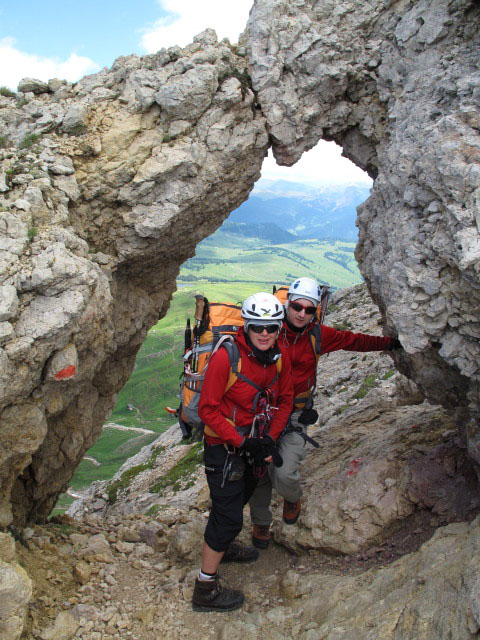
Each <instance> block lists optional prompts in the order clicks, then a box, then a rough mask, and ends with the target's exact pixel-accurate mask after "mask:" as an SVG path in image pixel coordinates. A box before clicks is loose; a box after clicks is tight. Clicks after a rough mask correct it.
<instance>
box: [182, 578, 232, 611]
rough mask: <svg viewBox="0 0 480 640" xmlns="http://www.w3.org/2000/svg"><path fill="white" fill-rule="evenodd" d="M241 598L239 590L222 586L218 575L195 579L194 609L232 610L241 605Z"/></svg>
mask: <svg viewBox="0 0 480 640" xmlns="http://www.w3.org/2000/svg"><path fill="white" fill-rule="evenodd" d="M243 600H244V595H243V593H242V592H241V591H238V590H237V589H227V587H222V585H221V584H220V580H219V578H218V576H217V577H216V578H215V579H214V580H199V579H198V578H197V579H196V580H195V589H194V590H193V596H192V609H193V610H194V611H233V610H234V609H238V608H239V607H241V606H242V604H243Z"/></svg>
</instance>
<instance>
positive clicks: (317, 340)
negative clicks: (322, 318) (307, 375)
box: [293, 322, 322, 410]
mask: <svg viewBox="0 0 480 640" xmlns="http://www.w3.org/2000/svg"><path fill="white" fill-rule="evenodd" d="M309 337H310V346H311V347H312V351H313V355H314V356H315V361H316V364H318V359H319V358H320V356H321V355H322V325H321V324H319V323H318V322H315V323H314V324H313V326H312V328H311V329H310V331H309ZM316 387H317V367H316V366H315V378H314V382H313V386H312V387H311V388H310V389H309V390H308V391H304V392H303V393H299V394H298V396H297V397H296V398H295V399H294V401H293V404H294V405H295V407H296V409H301V410H304V409H310V408H311V407H312V406H313V393H314V391H315V389H316Z"/></svg>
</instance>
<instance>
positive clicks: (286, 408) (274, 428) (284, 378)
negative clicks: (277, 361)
mask: <svg viewBox="0 0 480 640" xmlns="http://www.w3.org/2000/svg"><path fill="white" fill-rule="evenodd" d="M278 382H279V395H278V402H277V406H278V410H277V411H275V415H274V417H273V420H272V422H271V423H270V429H269V434H270V436H271V437H272V438H273V439H274V440H276V439H277V438H278V436H279V435H280V434H281V433H282V431H283V429H284V428H285V426H286V424H287V420H288V418H289V416H290V414H291V413H292V409H293V398H294V393H293V376H292V365H291V363H290V358H289V356H288V354H287V352H286V351H282V370H281V372H280V377H279V379H278Z"/></svg>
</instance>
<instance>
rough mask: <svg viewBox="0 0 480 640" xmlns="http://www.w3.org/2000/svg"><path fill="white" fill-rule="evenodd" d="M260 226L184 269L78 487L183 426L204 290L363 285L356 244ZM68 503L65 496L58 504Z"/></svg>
mask: <svg viewBox="0 0 480 640" xmlns="http://www.w3.org/2000/svg"><path fill="white" fill-rule="evenodd" d="M256 226H257V225H243V226H241V227H240V228H239V225H238V224H236V225H230V226H229V225H228V223H227V224H225V227H222V228H220V229H219V230H218V231H217V232H216V233H215V234H214V235H212V236H211V237H209V238H207V239H205V240H204V241H203V242H202V243H200V244H199V246H198V247H197V253H196V255H195V257H193V258H191V259H190V260H188V261H187V262H186V263H185V264H184V265H183V266H182V269H181V271H180V274H179V277H178V280H177V285H178V290H177V291H176V292H175V294H174V295H173V298H172V302H171V305H170V309H169V311H168V313H167V315H166V316H165V317H164V318H162V319H161V320H160V321H159V322H158V323H157V324H156V325H155V326H154V327H152V328H151V330H150V331H149V333H148V335H147V338H146V340H145V343H144V344H143V345H142V347H141V349H140V351H139V352H138V355H137V359H136V363H135V368H134V371H133V373H132V375H131V377H130V379H129V381H128V382H127V384H126V385H125V387H124V388H123V389H122V390H121V391H120V392H119V394H118V399H117V403H116V406H115V409H114V411H113V413H112V415H111V417H110V419H109V421H108V422H107V424H106V425H105V426H104V428H103V431H102V434H101V435H100V437H99V438H98V440H97V441H96V442H95V444H94V445H93V446H92V447H91V448H90V450H89V451H88V453H87V454H86V456H85V458H84V460H82V462H81V463H80V465H79V467H78V468H77V470H76V472H75V475H74V477H73V479H72V483H71V487H72V489H73V490H74V491H75V490H79V489H81V488H84V487H86V486H88V485H89V484H90V483H91V482H92V481H94V480H106V479H109V478H111V477H112V476H113V475H114V473H115V472H116V471H117V470H118V469H119V468H120V466H121V465H122V464H123V462H124V461H125V460H126V459H127V458H129V457H131V456H132V455H134V454H135V453H137V452H138V451H139V450H140V448H141V447H143V446H145V445H146V444H149V443H150V442H152V441H153V440H154V439H155V438H156V437H157V436H158V434H159V433H161V432H163V431H164V430H165V429H166V428H168V427H169V426H170V425H172V424H174V423H175V421H176V420H175V416H174V415H172V414H169V413H167V412H166V410H165V407H166V406H170V407H173V408H174V409H176V408H177V407H178V398H177V393H178V390H179V384H180V374H181V372H182V354H183V341H184V328H185V322H186V319H187V318H188V317H190V318H191V319H193V310H194V306H195V299H194V296H195V294H196V293H202V294H203V295H205V296H206V297H207V298H208V299H209V300H212V301H215V300H217V301H228V302H241V301H242V300H244V299H245V298H246V297H247V296H248V295H250V294H252V293H255V292H257V291H261V290H265V291H271V290H272V286H273V284H284V283H289V282H291V281H292V280H293V279H294V278H296V277H298V276H304V275H308V276H311V277H314V278H316V279H317V280H319V281H320V282H322V283H328V284H329V285H330V286H331V287H332V288H334V289H337V288H344V287H348V286H352V285H354V284H357V283H359V282H361V276H360V273H359V271H358V268H357V265H356V262H355V258H354V248H355V243H354V242H349V241H343V240H337V239H312V240H308V239H304V238H301V239H300V238H295V237H294V236H292V239H290V241H289V242H288V243H280V244H276V243H275V240H277V241H278V240H281V241H282V242H283V241H284V239H285V234H284V233H280V232H281V231H282V230H280V232H279V228H278V227H276V225H275V224H272V225H271V226H270V230H269V231H268V233H267V232H266V231H265V229H264V231H265V233H266V234H267V235H268V236H269V237H270V238H271V239H269V238H268V237H267V238H265V237H263V238H259V237H258V235H255V234H258V226H257V228H255V227H256ZM249 234H251V235H249ZM272 240H273V241H272ZM179 437H180V432H179ZM68 502H69V498H68V497H67V496H65V495H63V496H62V497H61V499H60V500H59V504H58V507H59V508H65V507H66V506H67V504H68Z"/></svg>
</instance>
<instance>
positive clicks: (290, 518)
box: [283, 500, 301, 524]
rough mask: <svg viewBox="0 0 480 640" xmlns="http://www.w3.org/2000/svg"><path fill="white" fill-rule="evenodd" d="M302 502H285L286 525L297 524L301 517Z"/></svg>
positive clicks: (284, 515) (284, 516)
mask: <svg viewBox="0 0 480 640" xmlns="http://www.w3.org/2000/svg"><path fill="white" fill-rule="evenodd" d="M300 508H301V501H300V500H297V501H296V502H287V500H284V501H283V521H284V522H285V524H295V522H296V521H297V520H298V516H299V515H300Z"/></svg>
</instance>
